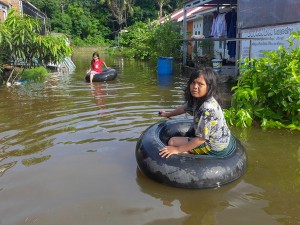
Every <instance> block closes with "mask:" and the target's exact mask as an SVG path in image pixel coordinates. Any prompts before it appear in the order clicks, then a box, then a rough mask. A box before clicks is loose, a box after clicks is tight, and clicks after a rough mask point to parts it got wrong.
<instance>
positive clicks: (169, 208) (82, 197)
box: [0, 51, 300, 225]
mask: <svg viewBox="0 0 300 225" xmlns="http://www.w3.org/2000/svg"><path fill="white" fill-rule="evenodd" d="M91 55H92V52H86V51H80V52H76V53H75V55H74V62H75V64H76V66H77V68H76V70H75V71H74V72H72V73H71V74H56V75H53V77H52V78H51V79H50V80H48V81H47V82H46V83H42V84H27V85H21V86H15V87H9V88H8V87H6V86H1V87H0V99H1V102H0V109H1V117H0V224H1V225H20V224H41V225H48V224H49V225H53V224H74V225H82V224H84V225H95V224H101V225H105V224H122V225H126V224H128V225H134V224H137V225H142V224H143V225H150V224H155V225H157V224H164V225H165V224H172V225H173V224H184V225H192V224H197V225H198V224H204V225H227V224H228V225H232V224H239V225H248V224H249V225H253V224H264V225H278V224H299V223H300V169H299V168H300V147H299V146H300V132H298V131H287V130H284V129H270V130H265V131H264V130H262V129H260V128H251V129H248V130H241V129H238V128H232V132H233V133H234V134H235V135H236V136H238V137H239V138H240V140H241V141H242V143H243V145H244V146H245V148H246V151H247V155H248V168H247V171H246V173H245V174H244V176H243V177H241V178H240V179H239V180H237V181H235V182H233V183H230V184H227V185H224V186H222V187H219V188H214V189H205V190H186V189H178V188H173V187H167V186H164V185H162V184H160V183H156V182H155V181H152V180H150V179H149V178H147V177H145V176H144V175H143V174H142V173H141V172H140V171H139V170H138V169H137V163H136V161H135V145H136V142H137V140H138V138H139V136H140V134H141V133H142V132H143V131H144V130H145V129H146V128H147V127H149V126H150V125H151V124H153V123H155V122H158V121H161V120H162V119H161V118H159V117H157V112H158V111H159V110H162V109H165V110H168V109H172V108H174V107H176V106H177V105H179V104H181V103H182V101H183V98H182V88H183V87H184V85H185V82H186V80H187V77H186V76H184V75H182V74H181V73H180V72H179V70H176V72H175V74H174V76H172V77H169V76H165V77H159V78H158V76H157V74H156V69H155V68H154V67H151V66H150V65H149V64H147V63H141V62H136V61H129V60H125V59H122V58H117V57H116V58H110V57H108V56H107V55H105V54H102V56H103V58H104V60H105V61H106V63H107V64H108V65H109V66H111V67H114V68H116V69H117V70H118V73H119V74H118V77H117V79H116V80H114V81H111V82H107V83H95V84H94V85H90V84H89V83H86V82H85V81H84V72H85V69H86V68H87V67H88V64H89V61H90V59H91ZM225 89H226V88H225ZM223 97H224V98H228V93H223ZM179 118H180V117H179ZM175 119H176V118H175Z"/></svg>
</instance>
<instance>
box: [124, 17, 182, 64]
mask: <svg viewBox="0 0 300 225" xmlns="http://www.w3.org/2000/svg"><path fill="white" fill-rule="evenodd" d="M126 29H127V30H128V33H120V41H119V44H120V46H121V49H120V51H121V52H122V53H123V55H125V56H129V57H132V58H136V59H140V60H148V59H154V58H155V59H157V57H158V56H173V57H175V58H176V57H179V56H180V46H181V41H180V39H181V38H182V37H181V35H180V33H179V32H178V31H176V30H174V27H173V25H172V23H171V22H165V23H164V24H157V23H147V24H146V23H143V22H136V23H135V24H134V25H132V26H130V27H128V28H126ZM129 49H130V50H129Z"/></svg>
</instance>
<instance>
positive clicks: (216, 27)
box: [211, 13, 227, 38]
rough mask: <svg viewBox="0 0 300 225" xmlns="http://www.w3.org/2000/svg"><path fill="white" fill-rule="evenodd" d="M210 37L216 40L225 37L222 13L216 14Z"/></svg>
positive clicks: (224, 22)
mask: <svg viewBox="0 0 300 225" xmlns="http://www.w3.org/2000/svg"><path fill="white" fill-rule="evenodd" d="M211 36H213V37H216V38H217V37H226V36H227V24H226V19H225V14H224V13H221V14H218V15H217V16H216V17H214V19H213V24H212V27H211Z"/></svg>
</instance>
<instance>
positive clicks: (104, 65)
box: [103, 61, 110, 69]
mask: <svg viewBox="0 0 300 225" xmlns="http://www.w3.org/2000/svg"><path fill="white" fill-rule="evenodd" d="M103 65H104V66H105V68H106V69H110V67H107V65H106V64H105V62H104V61H103Z"/></svg>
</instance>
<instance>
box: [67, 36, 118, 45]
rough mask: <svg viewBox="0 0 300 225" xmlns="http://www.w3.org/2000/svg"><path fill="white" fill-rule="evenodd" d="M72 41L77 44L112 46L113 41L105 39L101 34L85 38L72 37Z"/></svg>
mask: <svg viewBox="0 0 300 225" xmlns="http://www.w3.org/2000/svg"><path fill="white" fill-rule="evenodd" d="M72 43H73V44H74V45H75V46H110V45H112V44H113V41H108V40H105V39H104V38H103V37H102V36H101V35H96V36H88V37H86V38H85V39H83V40H82V39H81V38H79V37H75V38H72Z"/></svg>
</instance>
